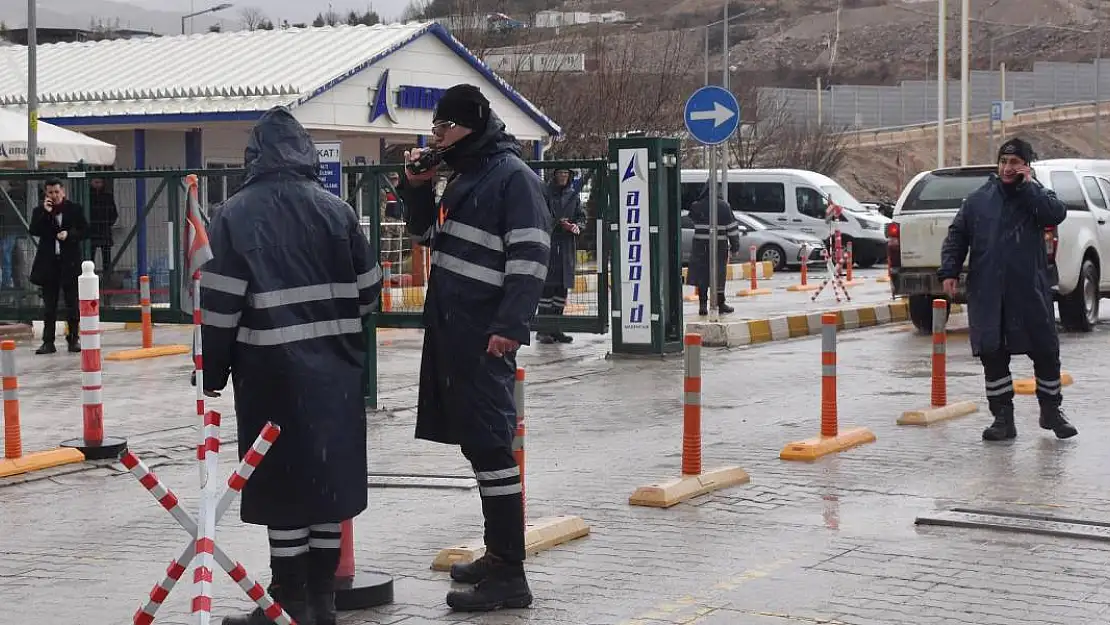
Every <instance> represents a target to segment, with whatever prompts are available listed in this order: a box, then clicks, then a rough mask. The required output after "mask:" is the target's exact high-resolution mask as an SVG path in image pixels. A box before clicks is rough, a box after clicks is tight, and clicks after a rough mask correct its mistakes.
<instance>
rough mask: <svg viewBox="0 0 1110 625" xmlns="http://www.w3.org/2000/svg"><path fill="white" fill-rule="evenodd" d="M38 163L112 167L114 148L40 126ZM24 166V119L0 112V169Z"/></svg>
mask: <svg viewBox="0 0 1110 625" xmlns="http://www.w3.org/2000/svg"><path fill="white" fill-rule="evenodd" d="M38 157H39V158H38V160H39V163H40V164H42V163H59V164H74V163H79V162H81V161H84V162H85V163H86V164H88V165H113V164H115V162H116V146H114V145H112V144H110V143H105V142H103V141H101V140H99V139H93V138H92V137H90V136H88V135H83V134H81V133H79V132H74V131H72V130H66V129H65V128H59V127H58V126H53V125H51V124H48V123H46V122H43V121H40V122H39V130H38ZM26 162H27V117H26V116H25V115H21V114H19V113H16V112H13V111H8V110H3V109H0V165H6V164H14V163H26Z"/></svg>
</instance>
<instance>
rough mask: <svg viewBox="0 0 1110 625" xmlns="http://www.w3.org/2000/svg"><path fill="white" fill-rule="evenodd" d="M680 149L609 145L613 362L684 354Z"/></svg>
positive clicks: (632, 141) (663, 142)
mask: <svg viewBox="0 0 1110 625" xmlns="http://www.w3.org/2000/svg"><path fill="white" fill-rule="evenodd" d="M680 147H681V146H680V144H679V141H678V139H673V138H647V137H626V138H621V139H613V140H611V141H610V142H609V172H610V174H612V175H611V176H610V189H611V193H612V196H613V199H614V205H615V207H616V210H615V213H616V215H615V217H614V219H613V220H612V221H611V222H610V224H609V229H610V231H611V232H612V235H613V239H614V243H613V245H614V253H613V256H612V274H613V289H612V298H613V355H615V356H662V355H665V354H670V353H681V352H682V350H683V345H682V334H683V322H682V226H681V218H680V215H679V213H680V209H681V189H682V187H681V183H680V169H679V163H680V158H679V150H680Z"/></svg>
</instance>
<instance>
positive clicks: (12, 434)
mask: <svg viewBox="0 0 1110 625" xmlns="http://www.w3.org/2000/svg"><path fill="white" fill-rule="evenodd" d="M0 378H2V379H3V387H4V458H3V459H0V477H9V476H12V475H19V474H21V473H28V472H30V471H37V470H39V469H49V468H51V467H57V466H61V465H63V464H72V463H74V462H81V461H83V460H84V459H85V456H84V455H83V454H82V453H81V452H80V451H78V450H76V449H51V450H49V451H40V452H35V453H32V454H27V455H26V456H24V455H23V431H22V429H21V425H20V422H19V378H18V375H17V373H16V369H15V341H3V342H0Z"/></svg>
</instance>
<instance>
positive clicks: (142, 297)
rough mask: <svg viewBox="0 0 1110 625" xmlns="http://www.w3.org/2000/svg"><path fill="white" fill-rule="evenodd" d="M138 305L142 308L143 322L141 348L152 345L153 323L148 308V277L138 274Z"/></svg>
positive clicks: (148, 347)
mask: <svg viewBox="0 0 1110 625" xmlns="http://www.w3.org/2000/svg"><path fill="white" fill-rule="evenodd" d="M139 305H140V306H141V308H142V313H141V315H142V316H141V317H140V319H141V320H142V322H143V349H150V348H151V347H154V323H153V322H152V321H151V316H150V314H151V310H150V277H149V276H139Z"/></svg>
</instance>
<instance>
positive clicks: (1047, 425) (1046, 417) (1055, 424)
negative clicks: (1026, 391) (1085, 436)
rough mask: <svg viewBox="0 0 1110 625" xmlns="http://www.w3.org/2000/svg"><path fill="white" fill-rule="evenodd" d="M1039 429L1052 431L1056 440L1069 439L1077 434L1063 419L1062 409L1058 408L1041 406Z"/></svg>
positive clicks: (1073, 427)
mask: <svg viewBox="0 0 1110 625" xmlns="http://www.w3.org/2000/svg"><path fill="white" fill-rule="evenodd" d="M1041 428H1042V429H1045V430H1052V431H1053V432H1055V433H1056V438H1071V437H1073V436H1075V435H1076V434H1079V430H1077V429H1075V426H1074V425H1072V424H1070V423H1068V420H1067V419H1066V418H1065V417H1064V409H1063V408H1061V407H1059V406H1041Z"/></svg>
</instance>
